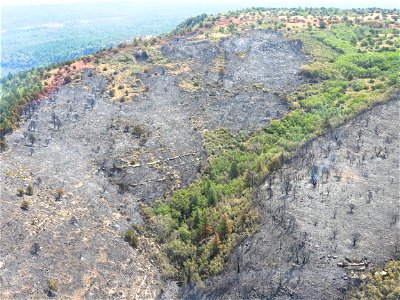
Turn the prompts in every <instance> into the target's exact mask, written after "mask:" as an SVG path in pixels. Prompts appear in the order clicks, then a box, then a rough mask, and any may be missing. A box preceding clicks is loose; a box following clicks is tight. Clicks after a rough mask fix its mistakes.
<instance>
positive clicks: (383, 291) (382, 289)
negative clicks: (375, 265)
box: [349, 260, 400, 300]
mask: <svg viewBox="0 0 400 300" xmlns="http://www.w3.org/2000/svg"><path fill="white" fill-rule="evenodd" d="M399 279H400V260H393V261H389V262H388V263H387V264H386V265H385V268H384V269H383V270H376V269H373V270H371V271H370V272H369V273H367V274H366V278H365V279H363V281H362V284H360V286H359V287H357V288H354V289H351V290H350V292H349V299H387V300H395V299H400V286H399Z"/></svg>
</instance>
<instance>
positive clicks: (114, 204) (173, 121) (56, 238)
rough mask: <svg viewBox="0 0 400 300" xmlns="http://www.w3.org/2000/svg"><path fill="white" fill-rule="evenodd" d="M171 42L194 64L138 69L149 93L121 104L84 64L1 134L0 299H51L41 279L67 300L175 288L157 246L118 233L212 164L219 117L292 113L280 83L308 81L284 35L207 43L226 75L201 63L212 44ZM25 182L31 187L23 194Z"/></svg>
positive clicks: (222, 120)
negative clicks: (74, 78)
mask: <svg viewBox="0 0 400 300" xmlns="http://www.w3.org/2000/svg"><path fill="white" fill-rule="evenodd" d="M169 43H170V44H166V45H165V47H164V49H163V52H164V54H163V55H165V56H168V57H169V58H170V59H171V60H173V61H177V62H180V61H185V60H187V61H188V64H190V66H191V70H194V72H192V71H191V70H189V71H187V72H180V73H178V74H173V73H172V72H170V71H169V70H168V69H166V68H163V67H157V66H156V67H154V68H153V69H152V68H150V69H149V70H146V72H143V73H140V74H137V76H138V77H139V78H140V79H141V80H142V82H144V84H145V85H146V87H147V90H146V91H145V92H144V93H142V94H140V95H138V96H137V97H135V98H134V101H131V102H125V103H117V102H115V101H112V99H110V97H109V96H108V94H107V93H106V85H107V79H106V78H105V77H103V76H102V75H101V74H98V73H96V72H93V71H92V70H88V69H86V70H84V72H83V73H82V80H80V81H78V82H72V83H70V84H67V85H63V86H62V87H60V88H59V89H58V90H57V91H56V92H54V93H52V94H50V95H49V97H48V99H47V100H45V101H36V102H32V103H31V104H29V105H28V106H27V107H26V108H25V110H24V113H23V121H22V123H21V126H20V129H18V130H15V131H14V132H13V133H12V134H10V135H8V136H7V137H6V141H7V144H8V145H9V148H8V150H6V151H5V152H2V153H1V154H0V160H1V164H0V174H1V175H0V176H1V186H2V193H1V203H2V205H1V216H2V218H1V220H0V245H1V247H0V257H1V261H0V276H1V279H0V282H1V289H0V295H1V297H2V298H8V297H15V298H36V299H40V298H43V297H44V296H45V295H46V294H48V295H50V296H52V295H53V294H54V292H55V291H50V290H49V289H48V279H54V280H55V281H56V282H57V286H58V289H57V290H58V291H57V293H58V294H59V296H60V297H62V298H88V299H99V298H125V297H126V298H141V299H147V298H155V297H157V295H163V297H166V298H171V297H174V296H175V295H176V294H175V293H176V292H177V291H176V287H174V284H173V283H170V282H169V281H167V280H165V279H164V278H163V277H162V275H161V274H160V272H159V269H158V266H156V265H155V262H154V259H153V258H154V257H153V256H154V254H155V253H157V252H158V251H159V249H158V246H157V245H155V244H154V243H153V242H152V241H151V240H149V239H148V238H146V237H141V238H140V242H141V247H139V249H133V248H132V247H130V246H129V244H128V243H126V242H124V239H123V237H124V233H125V232H126V229H127V228H129V227H130V226H131V224H143V220H142V216H141V214H140V209H139V204H140V203H141V202H147V203H151V202H152V201H153V200H155V199H157V198H159V197H161V196H163V195H164V194H165V193H169V192H170V191H171V190H173V189H174V188H179V187H184V186H186V185H187V184H189V183H190V182H192V181H193V180H194V179H195V178H196V177H197V176H198V171H199V168H201V164H203V165H204V164H206V161H207V157H206V153H205V150H204V141H203V135H202V133H203V132H205V131H207V130H209V129H214V128H218V127H221V126H223V127H226V128H229V129H231V130H233V131H236V132H239V131H249V130H252V129H256V128H260V127H261V126H265V124H267V123H268V122H269V121H270V120H272V119H274V118H277V117H279V116H281V115H282V114H283V113H284V112H285V111H287V110H288V104H287V102H286V99H285V98H284V97H282V94H281V91H282V89H283V87H288V84H289V83H290V88H292V89H294V88H295V87H296V86H297V85H299V84H301V83H302V82H303V79H302V77H301V76H300V75H299V73H298V71H299V67H300V66H301V65H302V64H303V63H305V62H306V59H307V58H306V55H305V54H304V53H303V52H302V50H301V47H300V45H299V44H297V43H293V42H289V41H287V40H285V39H284V38H282V36H281V35H280V34H277V33H273V32H271V31H253V32H249V33H247V34H246V35H244V36H242V37H232V38H230V39H227V40H225V41H223V42H221V43H219V44H218V45H215V49H214V50H213V51H211V52H212V54H211V58H210V59H212V57H214V56H215V55H217V56H218V57H220V56H225V57H226V60H225V62H224V64H225V67H226V68H227V70H228V72H226V75H225V74H219V73H218V70H215V69H214V68H213V64H208V65H205V64H204V62H205V61H209V59H208V58H207V57H208V55H210V54H209V51H208V50H207V51H205V50H204V43H208V42H206V41H205V42H200V43H199V42H196V43H190V40H189V41H187V40H185V42H180V41H171V42H169ZM243 45H246V47H248V48H246V51H247V52H246V53H247V54H246V55H245V56H243V55H242V56H241V55H240V51H242V50H243V49H242V48H243ZM206 48H207V49H208V46H207V47H206ZM193 53H196V55H195V56H196V59H193V57H194V54H193ZM266 53H268V55H266ZM213 55H214V56H213ZM217 56H215V57H217ZM215 57H214V59H215ZM260 62H263V64H261V65H259V63H260ZM282 64H285V68H280V67H279V66H281V65H282ZM271 68H272V69H275V70H276V71H275V72H271V70H272V69H271ZM256 69H257V74H256V73H254V72H255V70H256ZM193 74H195V76H198V77H199V78H201V79H202V82H204V86H201V87H200V88H199V89H195V90H192V91H187V90H186V89H185V87H182V81H185V80H187V79H188V78H189V77H192V76H193ZM251 76H253V77H251ZM244 77H246V78H247V79H248V80H242V79H243V78H244ZM258 80H260V81H262V80H264V81H263V82H261V84H262V85H261V88H260V86H258V87H254V86H252V85H251V84H252V83H253V82H254V81H257V82H258ZM207 84H208V85H207ZM217 84H220V85H219V86H218V85H217ZM208 87H211V88H208ZM221 87H222V88H221ZM28 186H31V187H32V190H33V193H32V195H22V194H23V193H20V192H18V190H19V189H23V190H27V187H28ZM19 193H20V194H21V195H18V194H19ZM24 201H25V202H24Z"/></svg>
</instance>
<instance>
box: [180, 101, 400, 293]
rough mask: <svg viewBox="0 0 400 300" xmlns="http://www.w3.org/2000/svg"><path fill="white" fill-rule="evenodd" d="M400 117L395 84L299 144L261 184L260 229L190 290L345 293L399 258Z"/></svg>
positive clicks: (259, 204)
mask: <svg viewBox="0 0 400 300" xmlns="http://www.w3.org/2000/svg"><path fill="white" fill-rule="evenodd" d="M398 120H399V94H397V95H396V96H395V99H392V100H391V101H389V102H388V103H387V104H382V105H379V106H376V107H374V108H372V109H371V110H370V111H368V112H366V113H363V114H361V115H359V116H357V117H356V118H355V119H354V120H352V121H350V122H348V123H347V124H345V125H343V126H341V127H339V128H337V129H335V130H333V131H332V132H330V133H329V134H327V135H325V136H323V137H320V138H317V139H315V140H314V141H312V142H310V143H308V144H307V145H306V146H305V147H303V149H302V150H301V151H300V152H299V153H298V154H297V155H296V156H295V157H294V158H293V159H292V160H291V162H289V163H288V164H287V165H285V166H284V167H283V169H282V170H281V171H278V172H277V173H276V174H275V175H273V176H271V177H270V178H268V179H267V181H266V182H265V184H264V185H263V186H261V187H260V188H259V189H258V191H257V193H256V194H255V200H256V202H257V204H258V206H259V208H260V211H261V212H262V225H261V228H260V230H259V232H258V233H257V234H255V235H254V236H253V237H250V238H248V239H246V240H245V241H244V242H242V243H241V244H240V245H239V246H238V247H237V249H236V251H235V253H234V254H233V255H232V256H231V259H230V261H229V263H228V266H227V269H226V271H225V272H224V273H223V274H222V275H221V276H218V277H215V278H212V279H210V280H208V281H207V282H206V283H205V288H199V287H196V288H192V287H189V288H188V290H187V292H186V294H185V295H184V297H185V298H187V299H199V298H202V299H341V298H344V297H345V294H344V293H345V291H346V290H347V289H348V287H349V286H354V284H356V283H357V282H358V280H359V278H360V277H361V275H360V274H361V273H362V271H364V270H365V269H368V268H371V267H374V266H375V267H376V266H381V265H383V264H384V263H385V262H386V261H387V260H389V259H393V258H397V259H399V256H400V252H399V249H400V235H399V225H398V220H399V211H400V203H399V182H398V178H399V136H398ZM314 184H315V186H314Z"/></svg>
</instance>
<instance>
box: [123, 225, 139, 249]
mask: <svg viewBox="0 0 400 300" xmlns="http://www.w3.org/2000/svg"><path fill="white" fill-rule="evenodd" d="M124 240H125V242H127V243H129V245H131V246H132V247H133V248H137V247H138V246H139V238H138V236H137V235H136V233H135V232H134V231H133V230H132V229H128V230H127V231H126V232H125V237H124Z"/></svg>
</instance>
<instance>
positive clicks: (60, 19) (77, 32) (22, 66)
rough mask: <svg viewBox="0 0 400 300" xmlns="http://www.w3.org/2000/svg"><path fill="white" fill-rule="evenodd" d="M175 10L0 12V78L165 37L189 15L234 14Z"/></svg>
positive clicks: (126, 7)
mask: <svg viewBox="0 0 400 300" xmlns="http://www.w3.org/2000/svg"><path fill="white" fill-rule="evenodd" d="M176 6H177V4H167V3H164V4H163V3H160V4H159V5H157V6H156V7H149V5H147V4H146V3H144V2H137V1H135V3H132V2H129V1H125V2H112V3H105V2H100V3H96V4H94V3H72V4H58V5H57V4H55V5H29V6H10V7H8V6H5V7H2V11H1V18H2V20H1V74H0V76H6V75H7V74H8V73H10V72H11V73H13V74H14V73H16V72H19V71H24V70H28V69H31V68H34V67H42V66H48V65H51V64H54V63H59V62H63V61H66V60H70V59H75V58H77V57H80V56H83V55H88V54H92V53H94V52H96V51H98V50H100V49H103V48H109V47H113V46H114V47H115V46H116V45H118V44H119V43H121V42H126V41H132V39H133V38H134V37H135V36H145V35H159V34H163V33H167V32H169V31H170V30H172V29H173V28H174V27H175V26H176V25H177V24H179V23H180V22H182V21H183V20H184V19H185V18H188V17H190V16H192V15H196V14H200V13H203V12H206V13H216V12H219V11H223V10H226V9H229V8H238V6H237V5H236V6H235V5H217V4H216V5H207V6H206V5H201V4H200V5H199V4H196V5H180V6H179V9H177V7H176Z"/></svg>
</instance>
